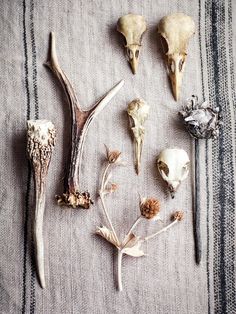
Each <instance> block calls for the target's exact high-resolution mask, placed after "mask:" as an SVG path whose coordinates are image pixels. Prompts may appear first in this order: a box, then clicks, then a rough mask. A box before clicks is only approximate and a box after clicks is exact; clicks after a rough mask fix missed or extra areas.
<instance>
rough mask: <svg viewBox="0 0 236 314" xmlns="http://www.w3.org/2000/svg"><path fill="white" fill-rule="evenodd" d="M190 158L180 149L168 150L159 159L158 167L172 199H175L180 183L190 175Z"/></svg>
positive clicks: (162, 152)
mask: <svg viewBox="0 0 236 314" xmlns="http://www.w3.org/2000/svg"><path fill="white" fill-rule="evenodd" d="M189 163H190V161H189V157H188V154H187V153H186V151H184V150H183V149H178V148H167V149H164V150H163V151H161V153H160V154H159V156H158V157H157V167H158V170H159V172H160V175H161V176H162V178H163V180H164V181H166V183H167V186H168V190H169V192H170V194H171V197H172V198H174V196H175V192H176V191H177V189H178V187H179V185H180V183H181V182H182V181H183V180H185V179H186V178H187V176H188V173H189Z"/></svg>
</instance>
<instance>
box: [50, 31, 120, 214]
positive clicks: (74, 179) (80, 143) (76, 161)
mask: <svg viewBox="0 0 236 314" xmlns="http://www.w3.org/2000/svg"><path fill="white" fill-rule="evenodd" d="M46 65H47V66H48V67H49V68H50V69H51V70H52V72H53V73H54V74H55V75H56V77H57V79H58V80H59V81H60V83H61V85H62V87H63V89H64V92H65V94H66V96H67V100H68V102H69V105H70V109H71V116H72V126H71V154H70V165H69V171H68V174H67V178H66V191H65V193H63V195H62V196H57V200H58V204H59V205H67V206H72V207H73V208H77V207H83V208H89V207H90V204H91V203H92V201H91V198H90V194H89V192H81V190H80V188H81V187H80V167H81V158H82V153H83V147H84V143H85V139H86V134H87V132H88V129H89V127H90V125H91V122H92V121H93V119H94V118H95V117H96V116H97V115H98V114H99V113H100V112H101V111H102V109H103V108H104V107H105V106H106V105H107V104H108V102H109V101H110V100H111V99H112V98H113V97H114V96H115V95H116V93H117V92H118V91H119V90H120V88H121V87H122V86H123V84H124V81H121V82H120V83H118V84H117V85H116V86H114V87H113V88H112V89H111V90H110V91H109V92H108V93H107V94H106V95H104V96H103V97H102V98H101V100H100V101H98V102H97V103H96V104H95V106H94V107H93V108H92V109H90V110H88V111H83V110H82V109H81V107H80V104H79V102H78V100H77V96H76V94H75V91H74V89H73V87H72V85H71V83H70V81H69V80H68V78H67V76H66V74H65V73H64V72H63V70H62V69H61V67H60V65H59V63H58V59H57V55H56V47H55V35H54V33H51V47H50V57H49V61H48V62H47V63H46Z"/></svg>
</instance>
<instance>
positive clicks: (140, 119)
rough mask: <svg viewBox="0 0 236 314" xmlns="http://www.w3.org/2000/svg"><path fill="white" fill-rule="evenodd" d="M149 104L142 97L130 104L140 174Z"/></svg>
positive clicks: (136, 158) (136, 159)
mask: <svg viewBox="0 0 236 314" xmlns="http://www.w3.org/2000/svg"><path fill="white" fill-rule="evenodd" d="M149 108H150V107H149V106H148V104H147V103H146V101H144V100H142V99H135V100H133V101H131V103H130V104H129V105H128V109H127V112H128V115H129V117H130V124H131V130H132V132H133V134H134V146H135V148H134V149H135V169H136V172H137V174H139V170H140V165H141V155H142V147H143V140H144V134H145V128H144V122H145V121H146V120H147V118H148V115H149Z"/></svg>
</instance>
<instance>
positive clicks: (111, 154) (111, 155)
mask: <svg viewBox="0 0 236 314" xmlns="http://www.w3.org/2000/svg"><path fill="white" fill-rule="evenodd" d="M105 147H106V155H107V160H108V162H109V164H114V163H116V162H117V161H119V160H120V155H121V152H120V151H118V150H112V151H110V150H109V148H108V147H107V146H106V145H105Z"/></svg>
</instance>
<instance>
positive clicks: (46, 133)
mask: <svg viewBox="0 0 236 314" xmlns="http://www.w3.org/2000/svg"><path fill="white" fill-rule="evenodd" d="M27 128H28V132H27V137H28V142H27V152H28V156H29V159H30V161H31V164H32V167H33V171H34V179H35V192H36V207H35V214H34V220H33V236H34V245H35V255H36V264H37V273H38V278H39V282H40V285H41V287H42V288H44V287H45V276H44V245H43V215H44V209H45V184H46V177H47V173H48V167H49V164H50V161H51V156H52V151H53V147H54V142H55V135H56V130H55V127H54V125H53V124H52V122H51V121H48V120H28V121H27Z"/></svg>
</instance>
